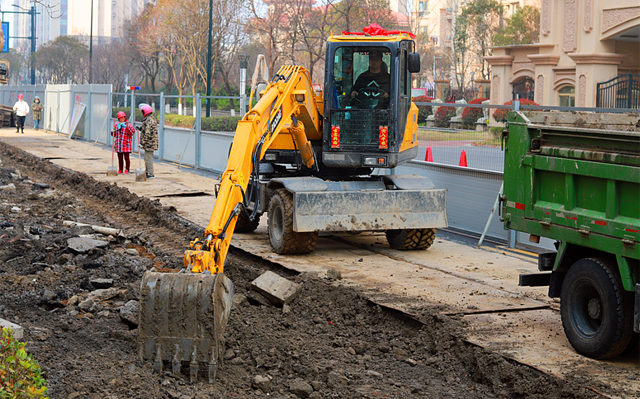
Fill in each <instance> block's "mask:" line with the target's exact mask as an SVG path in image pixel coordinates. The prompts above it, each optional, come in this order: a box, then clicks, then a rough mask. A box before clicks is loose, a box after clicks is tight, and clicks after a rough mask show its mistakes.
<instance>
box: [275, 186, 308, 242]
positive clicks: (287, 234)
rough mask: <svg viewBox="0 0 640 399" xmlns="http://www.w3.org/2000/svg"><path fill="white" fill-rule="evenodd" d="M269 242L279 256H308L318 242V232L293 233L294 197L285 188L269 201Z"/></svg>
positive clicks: (276, 192) (277, 191)
mask: <svg viewBox="0 0 640 399" xmlns="http://www.w3.org/2000/svg"><path fill="white" fill-rule="evenodd" d="M268 231H269V242H270V243H271V248H272V249H273V251H274V252H275V253H277V254H306V253H309V252H312V251H313V250H314V248H315V247H316V243H317V242H318V232H305V233H298V232H295V231H293V197H292V195H291V193H290V192H289V191H287V190H285V189H283V188H281V189H278V190H276V191H275V193H274V194H273V196H272V197H271V200H270V201H269V215H268Z"/></svg>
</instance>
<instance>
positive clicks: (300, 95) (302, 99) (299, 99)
mask: <svg viewBox="0 0 640 399" xmlns="http://www.w3.org/2000/svg"><path fill="white" fill-rule="evenodd" d="M295 97H296V101H297V102H299V103H300V104H302V103H303V102H304V94H296V95H295Z"/></svg>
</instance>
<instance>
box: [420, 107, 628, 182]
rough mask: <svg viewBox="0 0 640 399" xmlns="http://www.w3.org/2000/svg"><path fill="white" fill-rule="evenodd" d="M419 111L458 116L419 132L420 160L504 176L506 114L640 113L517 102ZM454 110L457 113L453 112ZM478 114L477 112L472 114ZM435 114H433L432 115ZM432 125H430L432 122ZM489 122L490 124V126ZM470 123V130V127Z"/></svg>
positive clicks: (433, 108) (619, 109) (425, 127)
mask: <svg viewBox="0 0 640 399" xmlns="http://www.w3.org/2000/svg"><path fill="white" fill-rule="evenodd" d="M416 105H418V106H420V107H430V108H431V110H432V111H433V110H436V109H437V112H439V113H440V115H444V114H446V112H443V110H446V109H447V108H448V109H449V110H450V112H451V113H454V112H455V116H453V117H451V118H450V120H449V118H444V119H440V120H448V122H447V127H437V126H433V125H434V123H436V122H437V120H436V118H433V117H432V118H431V119H430V120H427V124H426V125H424V126H419V128H418V142H419V148H418V156H417V157H416V159H417V160H424V161H430V162H434V163H436V164H445V165H453V166H460V165H466V167H468V168H469V169H474V170H475V169H477V170H480V171H496V172H502V171H503V168H504V159H503V153H502V150H501V148H500V147H501V143H500V136H501V132H502V129H503V128H504V123H503V122H501V121H500V120H498V121H496V118H494V115H497V118H498V119H501V118H506V113H507V112H508V111H511V110H524V111H535V110H544V111H568V112H576V111H584V112H597V113H602V112H607V113H625V114H626V113H634V114H637V113H639V112H640V110H639V109H634V108H586V107H581V108H578V107H557V106H540V105H524V104H522V103H521V102H520V101H514V102H513V104H510V105H496V104H466V103H436V102H418V103H416ZM454 110H455V111H454ZM471 110H475V112H473V111H471ZM467 113H468V114H471V115H475V116H476V117H474V118H472V119H471V120H470V118H463V117H462V115H467ZM433 114H435V112H432V113H431V115H433ZM430 121H431V122H432V123H431V125H429V122H430ZM487 121H489V123H487ZM469 123H471V126H469Z"/></svg>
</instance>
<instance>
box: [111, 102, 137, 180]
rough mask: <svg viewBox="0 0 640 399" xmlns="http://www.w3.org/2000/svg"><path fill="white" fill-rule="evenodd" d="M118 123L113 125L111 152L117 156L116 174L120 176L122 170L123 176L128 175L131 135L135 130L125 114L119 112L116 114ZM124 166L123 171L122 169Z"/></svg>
mask: <svg viewBox="0 0 640 399" xmlns="http://www.w3.org/2000/svg"><path fill="white" fill-rule="evenodd" d="M116 118H117V119H118V121H117V122H116V123H115V125H113V131H112V132H111V135H112V136H113V150H114V151H115V152H116V153H117V154H118V174H121V173H122V172H123V170H124V174H125V175H126V174H128V173H129V167H130V165H131V160H130V158H129V154H131V142H132V141H133V134H134V133H135V131H136V129H135V128H134V127H133V125H132V124H131V123H130V122H129V121H128V120H127V114H125V113H124V112H122V111H119V112H118V113H117V114H116ZM123 166H124V169H123V168H122V167H123Z"/></svg>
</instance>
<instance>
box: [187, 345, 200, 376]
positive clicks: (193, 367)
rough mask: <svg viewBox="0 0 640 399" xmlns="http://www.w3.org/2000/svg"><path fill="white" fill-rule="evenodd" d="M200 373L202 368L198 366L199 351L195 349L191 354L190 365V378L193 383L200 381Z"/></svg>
mask: <svg viewBox="0 0 640 399" xmlns="http://www.w3.org/2000/svg"><path fill="white" fill-rule="evenodd" d="M199 371H200V366H199V364H198V350H197V349H196V347H194V348H193V353H192V354H191V363H189V378H190V379H191V382H196V381H197V380H198V372H199Z"/></svg>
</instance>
